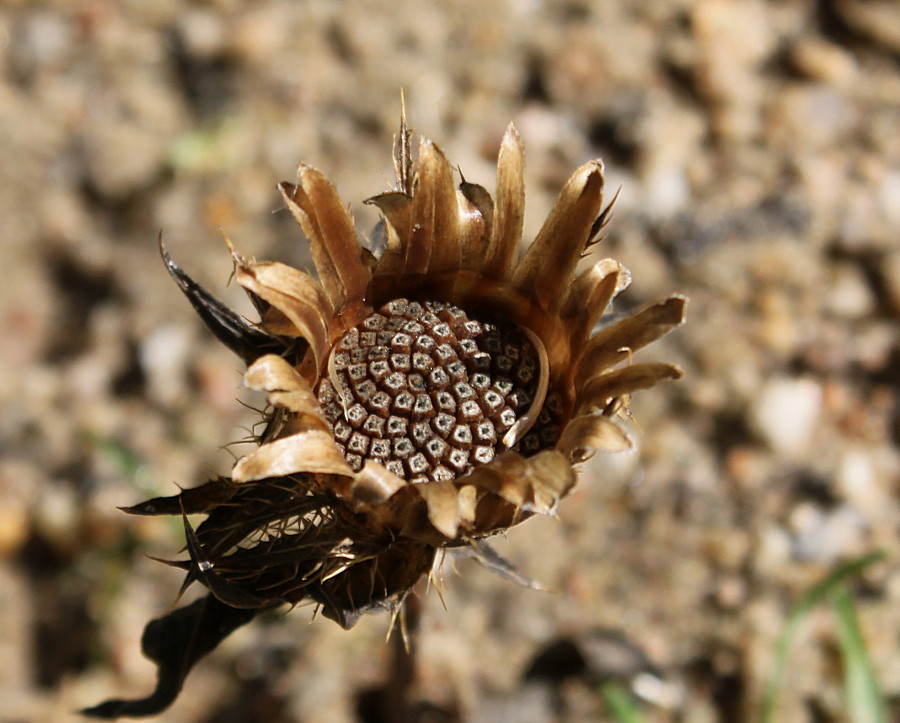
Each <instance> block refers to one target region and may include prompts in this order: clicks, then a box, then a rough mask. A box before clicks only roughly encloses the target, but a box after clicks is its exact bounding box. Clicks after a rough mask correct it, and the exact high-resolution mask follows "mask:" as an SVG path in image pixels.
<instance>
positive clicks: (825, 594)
mask: <svg viewBox="0 0 900 723" xmlns="http://www.w3.org/2000/svg"><path fill="white" fill-rule="evenodd" d="M884 556H885V553H884V552H880V551H879V552H873V553H870V554H868V555H863V556H862V557H859V558H857V559H855V560H851V561H850V562H848V563H846V564H844V565H841V566H840V567H838V568H837V569H836V570H834V571H833V572H832V573H831V574H829V575H828V576H827V577H826V578H825V579H824V580H822V582H820V583H817V584H816V585H814V586H813V587H812V588H810V590H809V591H808V592H807V593H806V594H805V595H804V596H803V597H802V598H800V601H799V602H798V603H797V604H796V605H795V606H794V609H793V610H792V611H791V614H790V615H789V616H788V619H787V622H786V623H785V626H784V630H783V631H782V633H781V635H780V636H779V638H778V642H777V644H776V646H775V661H774V664H773V665H772V673H771V675H770V676H769V681H768V683H767V684H766V690H765V694H764V695H763V702H762V710H761V713H760V720H761V721H762V723H775V718H774V715H775V703H776V701H777V699H778V693H779V691H780V688H781V684H782V682H783V681H784V674H785V670H786V668H787V661H788V653H789V652H790V647H791V642H792V641H793V639H794V635H795V634H796V632H797V628H798V627H799V626H800V623H802V622H803V619H804V618H805V617H806V616H807V615H808V614H809V612H810V611H811V610H812V609H813V608H815V607H816V605H818V604H819V603H821V602H822V601H824V600H826V599H828V598H829V597H830V596H831V595H832V594H833V593H834V592H835V590H837V589H838V588H839V587H840V586H841V585H843V584H844V583H845V582H846V581H847V580H849V579H850V578H851V577H853V576H854V575H858V574H859V573H860V572H862V571H863V570H864V569H865V568H867V567H868V566H869V565H872V564H874V563H876V562H878V561H879V560H882V559H884Z"/></svg>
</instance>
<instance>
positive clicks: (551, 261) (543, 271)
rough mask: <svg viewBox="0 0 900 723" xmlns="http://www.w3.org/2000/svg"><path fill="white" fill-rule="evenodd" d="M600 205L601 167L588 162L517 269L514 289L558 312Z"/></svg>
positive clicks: (601, 199)
mask: <svg viewBox="0 0 900 723" xmlns="http://www.w3.org/2000/svg"><path fill="white" fill-rule="evenodd" d="M602 205H603V164H602V163H601V162H600V161H591V162H590V163H586V164H585V165H583V166H582V167H581V168H579V169H578V170H577V171H576V172H575V173H574V174H573V175H572V177H571V178H570V179H569V181H568V183H566V185H565V187H564V188H563V190H562V192H561V193H560V194H559V198H558V199H557V201H556V204H555V205H554V206H553V210H552V211H550V215H549V216H548V217H547V220H546V221H545V222H544V225H543V227H542V228H541V230H540V232H539V233H538V235H537V238H535V240H534V241H533V242H532V244H531V245H530V246H529V247H528V250H527V251H526V252H525V255H524V256H523V257H522V259H521V260H520V261H519V263H518V265H517V266H516V269H515V272H514V276H513V281H514V284H515V286H516V287H517V288H518V289H519V290H521V291H522V292H524V293H525V294H528V295H529V296H531V297H532V298H534V299H536V300H538V302H539V303H540V304H541V306H543V308H545V309H548V310H554V309H558V308H559V305H560V303H561V301H562V298H563V290H564V289H565V287H566V285H567V284H568V283H569V277H570V276H571V274H572V272H573V271H574V269H575V266H576V265H577V264H578V261H579V259H580V258H581V254H582V252H583V251H584V248H585V245H586V244H587V242H588V241H589V240H590V236H591V228H592V225H593V223H594V221H595V220H596V218H597V215H598V214H599V213H600V209H601V207H602Z"/></svg>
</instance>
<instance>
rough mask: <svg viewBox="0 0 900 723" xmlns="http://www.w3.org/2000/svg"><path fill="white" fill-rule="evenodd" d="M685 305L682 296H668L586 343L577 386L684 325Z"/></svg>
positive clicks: (577, 377)
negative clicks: (599, 371)
mask: <svg viewBox="0 0 900 723" xmlns="http://www.w3.org/2000/svg"><path fill="white" fill-rule="evenodd" d="M686 304H687V299H686V298H685V297H683V296H670V297H669V298H668V299H666V300H665V301H660V302H658V303H656V304H653V305H652V306H649V307H647V308H646V309H644V310H643V311H641V312H640V313H638V314H635V315H634V316H629V317H626V318H625V319H622V320H621V321H620V322H618V323H616V324H613V325H612V326H610V327H609V328H607V329H603V330H602V331H600V332H599V333H597V334H595V335H594V336H593V337H591V339H590V341H588V343H587V346H586V347H585V350H584V355H583V356H582V358H581V361H580V362H579V366H578V373H577V375H576V384H577V385H579V386H580V385H581V384H582V383H583V382H584V380H585V379H587V378H588V377H589V376H591V375H592V374H595V373H596V372H597V371H598V370H601V369H605V368H608V367H610V366H612V365H613V364H615V363H616V362H619V361H622V360H623V359H625V358H627V356H628V355H629V354H630V353H632V352H636V351H637V350H638V349H642V348H643V347H645V346H647V344H650V343H651V342H654V341H656V340H657V339H659V338H660V337H661V336H665V335H666V334H668V333H669V332H670V331H672V329H674V328H676V327H678V326H680V325H681V324H682V323H683V322H684V310H685V306H686Z"/></svg>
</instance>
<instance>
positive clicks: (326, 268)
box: [278, 165, 371, 309]
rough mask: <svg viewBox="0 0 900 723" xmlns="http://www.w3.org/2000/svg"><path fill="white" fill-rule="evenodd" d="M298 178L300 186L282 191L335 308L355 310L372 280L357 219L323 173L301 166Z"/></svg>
mask: <svg viewBox="0 0 900 723" xmlns="http://www.w3.org/2000/svg"><path fill="white" fill-rule="evenodd" d="M297 177H298V180H299V182H300V186H299V187H298V186H293V185H291V184H289V183H282V184H279V186H278V188H279V190H280V191H281V194H282V197H283V198H284V202H285V204H286V205H287V207H288V209H289V210H290V211H291V213H292V214H293V215H294V218H296V219H297V221H298V222H299V223H300V225H301V226H302V227H303V231H304V232H305V233H306V235H307V238H309V245H310V251H311V252H312V256H313V261H314V262H315V264H316V270H317V271H318V273H319V279H320V280H321V282H322V286H323V288H324V289H325V293H326V295H327V296H328V298H329V300H330V301H331V304H332V306H333V307H334V308H335V309H344V308H347V307H349V308H351V309H352V308H353V307H355V306H356V305H358V304H359V303H361V300H362V299H363V297H364V295H365V292H366V288H367V287H368V284H369V279H370V278H371V272H370V270H369V264H368V263H367V262H366V260H365V256H364V249H363V248H362V246H361V245H360V243H359V238H358V237H357V235H356V229H355V228H354V226H353V219H351V218H350V214H349V213H348V212H347V209H346V208H345V207H344V204H343V203H342V202H341V199H340V197H339V196H338V193H337V191H336V190H335V188H334V186H332V185H331V183H330V182H329V181H328V179H326V178H325V176H323V175H322V173H321V172H320V171H318V170H316V169H315V168H312V167H311V166H305V165H301V166H300V168H299V170H298V172H297Z"/></svg>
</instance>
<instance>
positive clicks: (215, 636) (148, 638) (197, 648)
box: [81, 595, 260, 720]
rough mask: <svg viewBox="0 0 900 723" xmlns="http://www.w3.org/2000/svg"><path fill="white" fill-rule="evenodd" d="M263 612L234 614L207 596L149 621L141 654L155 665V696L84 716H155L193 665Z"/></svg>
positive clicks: (104, 705)
mask: <svg viewBox="0 0 900 723" xmlns="http://www.w3.org/2000/svg"><path fill="white" fill-rule="evenodd" d="M259 612H260V611H259V610H236V609H235V608H233V607H230V606H228V605H225V604H223V603H221V602H219V601H218V600H216V599H215V598H214V597H213V596H212V595H208V596H207V597H205V598H203V599H202V600H197V601H196V602H194V603H192V604H191V605H188V606H186V607H183V608H179V609H177V610H174V611H173V612H171V613H169V614H168V615H165V616H163V617H161V618H158V619H156V620H153V621H151V622H150V623H149V624H148V625H147V627H146V628H144V635H143V637H142V640H141V648H142V650H143V652H144V655H145V656H146V657H147V658H148V659H150V660H152V661H153V662H154V663H156V665H157V667H158V669H159V670H158V677H157V683H156V690H154V691H153V693H151V694H150V695H149V696H148V697H146V698H140V699H136V700H108V701H106V702H105V703H101V704H100V705H97V706H93V707H92V708H85V709H84V710H82V711H81V714H82V715H86V716H89V717H91V718H101V719H104V720H114V719H116V718H121V717H125V716H127V717H132V718H139V717H144V716H152V715H157V714H159V713H161V712H162V711H164V710H165V709H166V708H168V707H169V706H170V705H171V704H172V702H173V701H174V700H175V698H176V697H177V696H178V693H179V692H180V691H181V687H182V684H183V683H184V680H185V678H187V675H188V673H189V672H190V670H191V668H192V667H193V666H194V664H195V663H196V662H197V661H198V660H200V658H202V657H203V656H204V655H206V654H207V653H209V652H210V651H212V650H213V649H215V647H216V646H217V645H218V644H219V643H220V642H222V640H224V639H225V638H226V637H228V636H229V635H230V634H231V633H232V632H234V631H235V630H237V629H238V628H239V627H241V626H242V625H246V624H247V623H249V622H250V621H251V620H252V619H253V618H254V617H255V616H256V615H257V613H259Z"/></svg>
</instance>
